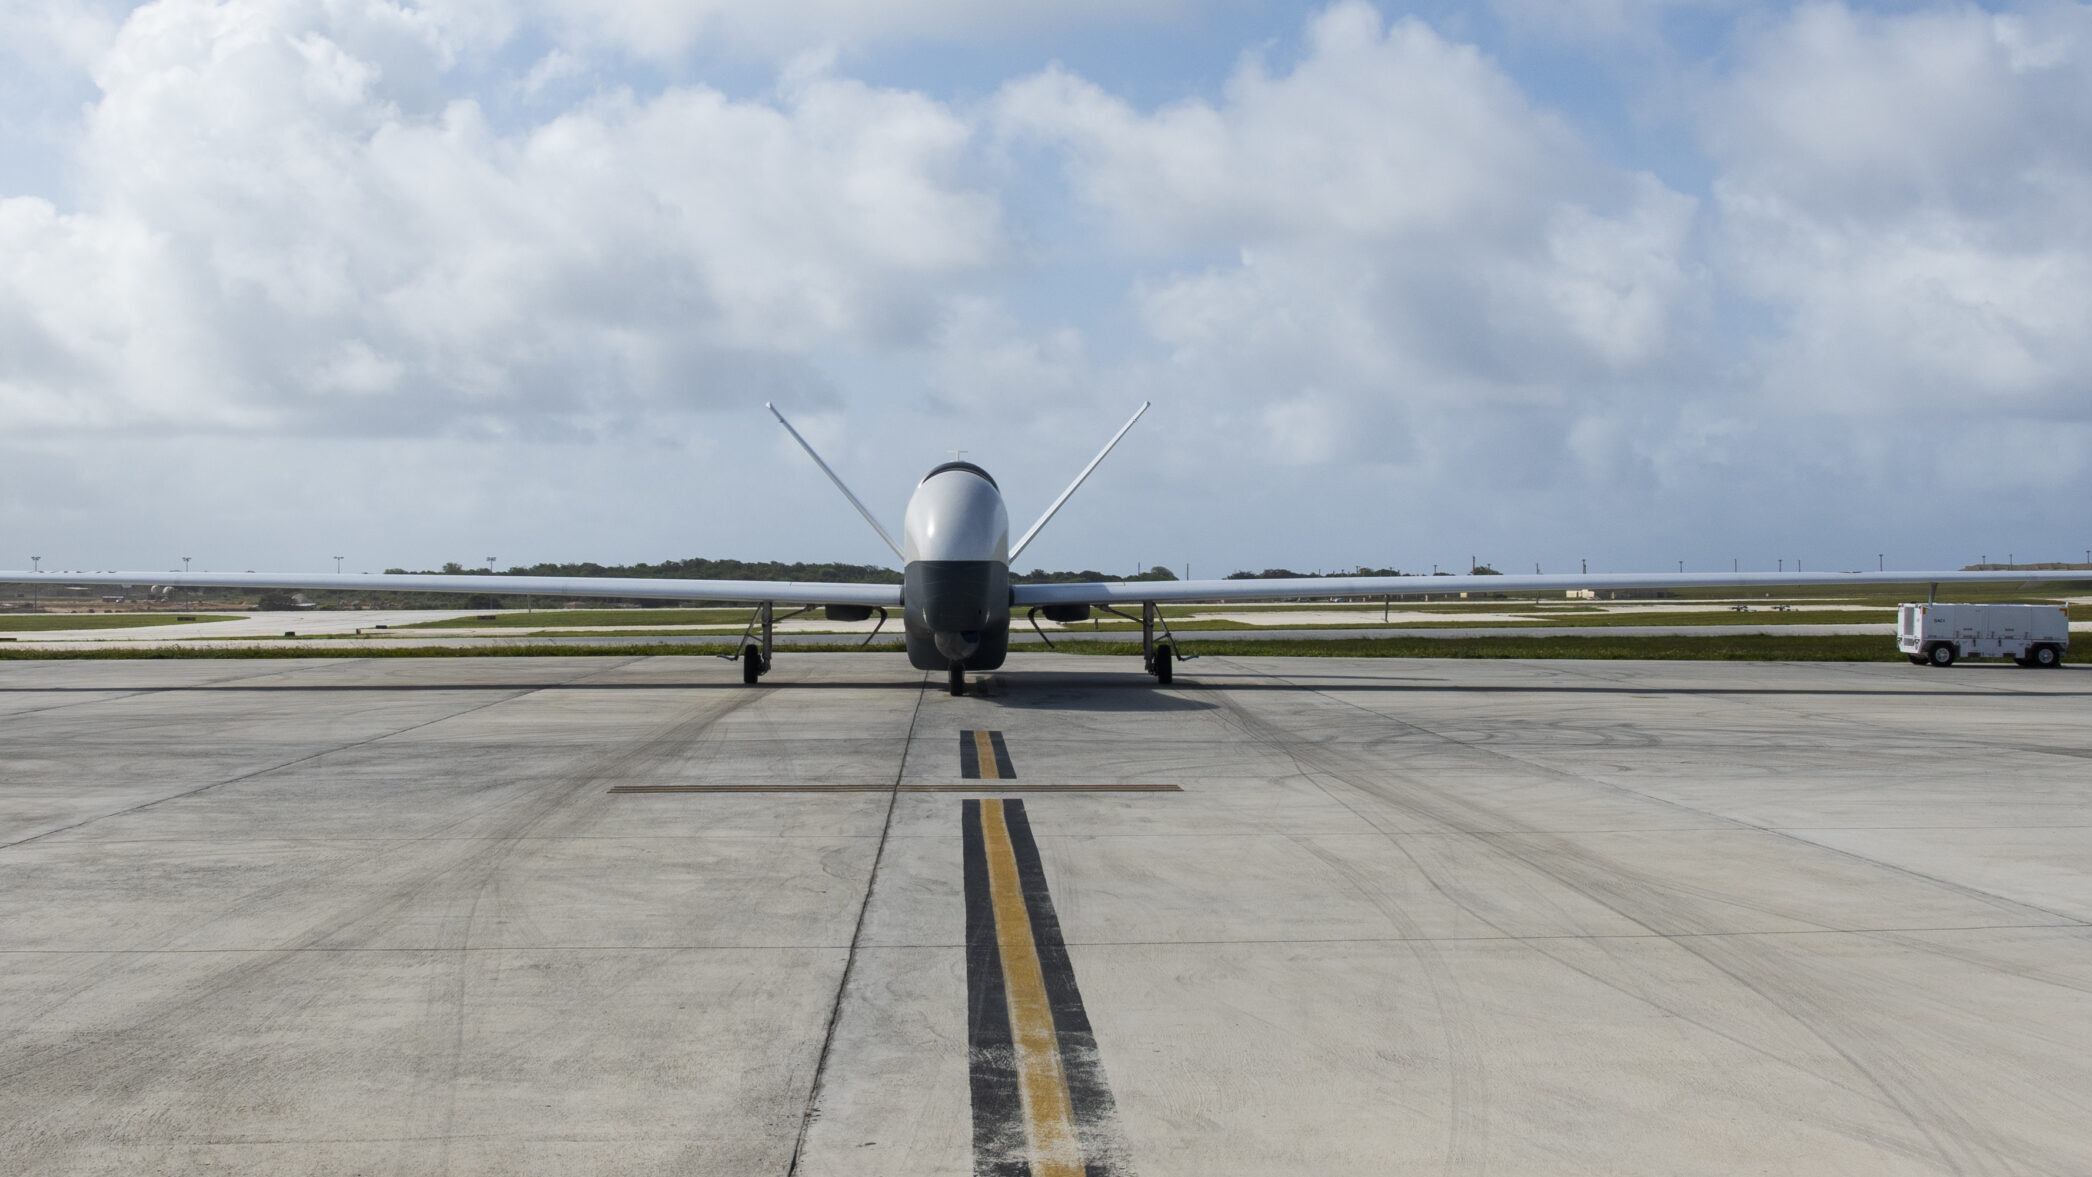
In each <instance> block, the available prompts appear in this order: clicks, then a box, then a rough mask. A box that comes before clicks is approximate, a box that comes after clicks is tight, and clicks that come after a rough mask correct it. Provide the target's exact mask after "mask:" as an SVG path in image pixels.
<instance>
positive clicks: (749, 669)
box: [720, 601, 884, 686]
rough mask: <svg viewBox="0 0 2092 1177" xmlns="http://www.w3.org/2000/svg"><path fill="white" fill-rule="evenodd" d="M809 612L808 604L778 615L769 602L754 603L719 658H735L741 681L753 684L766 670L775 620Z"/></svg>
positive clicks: (775, 625) (730, 659)
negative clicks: (727, 650) (744, 625)
mask: <svg viewBox="0 0 2092 1177" xmlns="http://www.w3.org/2000/svg"><path fill="white" fill-rule="evenodd" d="M812 611H813V606H812V605H808V606H806V607H805V608H802V609H794V610H792V611H791V612H790V613H786V614H784V615H783V616H782V617H781V616H778V615H777V612H776V610H775V609H774V608H773V603H772V602H770V601H764V602H763V603H762V604H760V605H757V606H756V608H755V616H753V617H751V618H749V619H748V628H747V629H744V630H742V631H741V640H740V642H738V643H737V644H736V645H735V646H734V652H733V653H731V654H721V655H720V657H721V658H724V659H726V660H727V661H728V662H732V661H734V660H735V659H737V658H738V659H739V660H740V662H741V681H742V682H744V683H747V684H748V685H749V686H754V685H755V684H756V681H757V680H758V679H761V678H762V677H763V676H764V675H766V674H768V673H770V649H771V639H772V637H773V636H774V635H775V632H776V628H777V623H778V622H780V621H783V620H784V619H785V618H787V617H797V616H799V615H800V614H801V613H809V612H812ZM881 619H882V622H883V620H884V611H883V610H882V611H881ZM758 631H760V632H761V634H762V636H761V637H757V636H756V634H757V632H758Z"/></svg>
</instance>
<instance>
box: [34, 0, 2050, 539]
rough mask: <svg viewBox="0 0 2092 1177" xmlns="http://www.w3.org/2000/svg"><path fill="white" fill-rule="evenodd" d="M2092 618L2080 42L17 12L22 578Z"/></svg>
mask: <svg viewBox="0 0 2092 1177" xmlns="http://www.w3.org/2000/svg"><path fill="white" fill-rule="evenodd" d="M766 401H774V402H775V403H776V404H777V405H778V406H779V408H781V409H782V410H783V411H784V412H785V413H786V414H787V415H789V416H791V417H792V419H793V421H794V423H795V424H797V425H798V426H799V427H800V429H801V431H802V432H804V433H805V434H806V435H807V436H808V438H809V439H810V440H812V441H813V443H814V444H815V445H816V446H818V447H820V449H821V451H822V453H823V455H824V456H825V457H826V458H827V459H828V461H829V463H830V464H831V465H832V466H834V467H835V468H836V470H837V471H838V473H840V474H841V475H842V476H843V477H844V478H845V479H846V480H848V481H849V482H850V483H851V484H852V486H853V487H854V488H855V489H856V490H857V492H858V494H859V496H860V497H862V498H863V499H864V500H865V501H866V503H867V505H868V506H869V507H870V508H871V509H872V510H873V511H874V512H876V513H878V514H879V515H881V516H882V518H883V519H884V520H885V521H886V522H887V525H888V526H889V528H892V527H893V526H895V525H896V524H897V523H898V522H899V518H900V515H901V511H902V507H903V506H904V504H905V502H906V500H907V496H908V494H909V492H910V491H911V490H912V489H913V486H914V483H915V482H916V480H917V479H919V478H920V477H921V476H922V474H923V473H924V472H925V471H926V470H927V469H928V468H929V467H931V466H932V465H934V464H936V463H938V462H940V461H944V460H948V459H949V458H950V457H951V456H952V455H953V453H954V452H956V451H964V453H965V457H966V458H967V460H969V461H973V462H977V463H979V464H981V465H983V466H985V467H987V468H988V469H989V470H991V471H992V472H993V473H994V474H995V476H996V478H997V480H998V481H999V482H1000V484H1001V485H1002V487H1003V490H1004V493H1005V495H1006V497H1007V499H1008V501H1009V504H1010V511H1011V515H1012V524H1013V527H1014V528H1015V529H1017V530H1019V531H1021V530H1023V529H1024V528H1025V527H1026V526H1027V525H1028V524H1029V522H1030V521H1031V519H1032V518H1034V517H1035V516H1036V514H1037V513H1038V512H1039V511H1041V510H1043V509H1044V507H1045V506H1046V504H1047V503H1049V502H1050V501H1051V500H1052V498H1053V497H1054V496H1055V495H1056V494H1057V493H1058V492H1059V491H1060V490H1061V488H1062V487H1063V486H1064V485H1065V484H1066V482H1067V481H1068V480H1069V479H1070V478H1072V477H1073V476H1074V474H1075V473H1076V472H1077V471H1079V470H1080V469H1081V468H1082V466H1083V464H1084V463H1086V462H1087V461H1088V460H1089V458H1090V457H1091V456H1092V455H1093V454H1094V453H1095V451H1096V450H1097V448H1098V447H1099V446H1101V445H1102V444H1103V442H1104V441H1105V440H1106V439H1107V438H1109V437H1110V435H1111V434H1112V432H1113V431H1115V430H1116V429H1117V428H1118V426H1119V425H1120V424H1121V423H1123V421H1124V420H1125V419H1126V418H1127V417H1128V416H1129V415H1130V414H1131V413H1132V412H1133V410H1134V409H1135V408H1136V407H1137V406H1138V405H1139V404H1140V403H1141V402H1142V401H1152V402H1154V407H1153V408H1152V409H1151V410H1150V411H1149V412H1148V414H1147V416H1146V417H1145V418H1143V419H1142V421H1141V422H1140V423H1139V425H1137V426H1136V427H1135V428H1134V430H1133V431H1132V433H1130V434H1129V435H1128V436H1127V439H1126V441H1125V442H1124V443H1122V444H1121V446H1120V447H1119V449H1118V451H1117V452H1115V453H1114V454H1113V455H1112V457H1111V458H1110V459H1109V460H1108V461H1107V462H1106V463H1105V464H1104V465H1103V466H1102V467H1101V468H1100V469H1099V471H1098V472H1097V474H1096V475H1095V476H1093V477H1092V479H1091V481H1090V483H1089V484H1088V485H1087V486H1086V487H1085V488H1084V490H1083V491H1082V492H1081V493H1080V494H1079V495H1077V496H1076V498H1075V499H1074V500H1072V501H1071V502H1070V504H1069V505H1068V506H1067V507H1066V508H1065V509H1064V510H1063V511H1062V512H1061V514H1060V516H1059V517H1058V518H1056V520H1055V521H1054V523H1053V524H1052V525H1051V526H1050V527H1048V528H1047V529H1046V530H1045V531H1044V532H1043V533H1042V534H1041V536H1040V538H1039V539H1038V541H1037V542H1036V543H1035V544H1034V545H1033V546H1032V548H1030V549H1029V550H1028V551H1027V552H1026V553H1025V555H1024V557H1023V559H1022V560H1021V561H1020V564H1021V565H1022V566H1024V567H1027V568H1028V567H1033V566H1043V567H1046V568H1055V569H1063V568H1065V569H1080V568H1094V569H1100V570H1103V571H1106V572H1108V573H1114V574H1116V573H1123V572H1131V571H1134V570H1135V569H1138V568H1145V567H1147V566H1150V565H1154V564H1163V565H1167V566H1169V567H1171V568H1173V569H1174V570H1176V571H1177V573H1178V574H1179V575H1184V574H1185V573H1186V572H1187V571H1188V572H1189V573H1190V574H1192V575H1195V576H1200V577H1205V576H1216V575H1222V574H1225V573H1227V572H1230V571H1234V570H1236V569H1261V568H1267V567H1289V568H1294V569H1298V570H1301V571H1317V570H1336V569H1348V568H1351V567H1353V566H1356V565H1361V564H1363V565H1368V566H1374V567H1398V568H1402V569H1404V570H1408V571H1430V570H1431V569H1432V568H1434V567H1438V568H1442V569H1445V570H1465V568H1466V567H1467V562H1468V561H1469V560H1470V559H1479V560H1480V561H1482V562H1484V563H1488V564H1490V565H1492V566H1494V567H1496V568H1499V569H1501V570H1504V571H1531V570H1533V569H1534V568H1540V569H1543V570H1546V571H1562V570H1565V569H1570V568H1575V567H1579V566H1583V565H1582V563H1581V562H1587V564H1588V567H1589V568H1590V569H1591V570H1592V571H1627V570H1664V569H1673V568H1676V567H1678V566H1679V564H1680V562H1683V566H1684V567H1685V568H1686V569H1687V570H1689V571H1691V570H1699V571H1711V570H1719V569H1727V568H1730V567H1732V566H1735V567H1741V568H1744V569H1758V568H1763V569H1771V568H1774V567H1776V566H1779V565H1780V564H1782V563H1784V566H1786V567H1793V566H1795V564H1796V562H1797V561H1798V562H1800V563H1801V564H1802V565H1803V566H1805V567H1807V568H1810V569H1812V570H1813V569H1818V568H1821V569H1842V568H1862V567H1864V568H1873V567H1875V566H1876V565H1877V563H1883V564H1885V565H1886V566H1887V567H1890V568H1896V567H1904V568H1926V567H1958V566H1960V565H1962V564H1966V563H1971V562H1975V561H1978V560H1980V559H1984V558H1988V559H1990V560H1993V561H1997V560H2003V559H2006V558H2007V557H2008V556H2009V557H2011V558H2014V559H2017V560H2019V561H2021V562H2028V561H2033V560H2065V559H2067V560H2084V559H2092V555H2088V552H2092V510H2088V504H2092V6H2088V5H2086V4H2080V3H2065V2H2056V3H2048V2H2034V3H2025V4H1997V5H1991V6H1978V5H1974V4H1947V3H1919V4H1858V3H1800V4H1780V3H1736V2H1731V0H1488V2H1483V3H1475V4H1454V3H1421V4H1411V5H1403V4H1396V3H1380V4H1375V3H1370V2H1368V0H1339V2H1336V3H1268V4H1253V3H1249V2H1248V0H1109V2H1107V0H1063V2H1060V3H1047V2H1042V0H1010V2H1008V3H1003V4H995V5H983V4H979V3H975V2H971V0H884V2H881V3H868V2H865V0H800V2H787V0H766V2H749V3H740V2H735V0H587V2H586V3H584V2H582V0H520V2H517V3H496V2H494V0H430V2H428V3H399V2H391V0H280V2H275V3H265V2H260V0H230V2H222V3H221V2H210V0H162V2H160V3H153V4H145V5H138V6H132V5H126V4H111V3H95V2H91V0H89V2H79V3H52V2H46V0H4V3H0V566H4V567H27V566H28V565H29V563H30V558H31V556H40V557H42V562H43V567H45V568H70V569H99V568H112V569H161V568H176V567H179V566H180V565H179V561H180V560H181V558H182V557H184V556H188V557H192V558H193V559H194V561H195V567H196V568H198V569H213V570H233V569H263V570H332V568H333V566H334V564H333V561H334V557H336V556H340V557H342V558H343V560H344V565H345V567H346V568H347V569H349V570H369V571H377V570H381V569H383V568H386V567H406V568H429V567H434V566H436V565H439V564H441V563H443V562H444V561H448V560H456V561H459V562H462V563H466V564H473V563H481V562H484V561H485V560H487V559H488V558H490V557H491V558H493V559H495V560H496V561H497V562H498V563H499V565H500V566H502V567H508V566H513V565H527V564H531V563H536V562H539V561H561V562H564V561H583V560H594V561H598V562H601V563H606V564H610V563H624V562H634V561H656V560H664V559H675V558H682V557H689V556H707V557H714V558H728V557H731V558H740V559H751V560H753V559H779V560H819V561H826V560H843V561H852V562H862V563H888V562H891V556H890V553H888V552H887V551H886V549H885V547H884V545H883V544H881V542H880V541H879V540H878V538H877V537H876V536H875V535H873V533H872V532H871V530H870V529H869V528H867V527H865V526H864V524H863V521H862V520H860V519H858V518H857V517H856V514H855V513H854V512H853V511H851V510H850V508H849V507H848V505H847V504H846V503H845V502H844V501H843V499H842V498H841V496H839V495H837V494H836V493H835V491H834V489H833V488H832V487H830V486H828V485H827V483H826V480H825V479H823V478H822V476H821V475H820V473H819V471H818V470H817V469H816V468H815V467H814V466H813V464H812V463H811V462H810V461H808V460H807V459H806V457H805V456H804V455H803V454H801V453H799V452H798V451H797V450H796V448H795V447H794V446H793V444H792V442H791V440H790V438H789V437H788V436H786V435H785V433H784V431H783V430H781V429H779V428H778V427H777V425H776V423H775V422H774V421H772V420H771V419H770V417H769V416H768V414H767V413H765V412H764V410H763V404H764V402H766Z"/></svg>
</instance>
